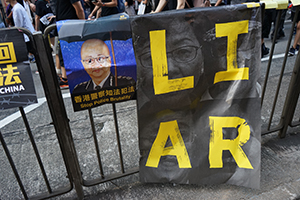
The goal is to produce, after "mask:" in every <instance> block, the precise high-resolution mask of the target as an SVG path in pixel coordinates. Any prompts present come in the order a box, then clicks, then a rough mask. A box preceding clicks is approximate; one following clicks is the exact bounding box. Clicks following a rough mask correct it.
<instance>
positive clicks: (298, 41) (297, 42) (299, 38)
mask: <svg viewBox="0 0 300 200" xmlns="http://www.w3.org/2000/svg"><path fill="white" fill-rule="evenodd" d="M294 17H297V19H296V22H297V29H296V35H295V38H294V43H293V46H292V47H291V48H290V50H289V54H288V55H289V56H294V55H295V54H296V51H299V47H300V23H299V21H300V12H299V14H298V16H293V17H292V20H293V19H294Z"/></svg>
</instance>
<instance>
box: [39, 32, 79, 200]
mask: <svg viewBox="0 0 300 200" xmlns="http://www.w3.org/2000/svg"><path fill="white" fill-rule="evenodd" d="M33 37H34V42H35V46H36V49H37V51H36V63H37V67H38V70H39V72H40V77H41V81H42V84H43V87H44V91H45V96H46V98H47V102H51V103H48V107H49V110H50V114H51V117H52V120H53V124H54V128H55V131H56V134H57V138H58V142H59V145H60V148H61V152H62V156H63V159H64V162H65V165H66V169H67V173H68V177H69V179H70V182H72V183H73V184H74V186H75V190H76V193H77V196H78V199H83V197H84V194H83V188H82V185H81V171H80V166H79V163H78V159H77V155H76V150H75V145H74V141H73V137H72V134H71V130H70V126H69V120H68V117H67V113H66V110H65V106H64V103H63V99H62V94H61V91H60V87H59V85H58V81H57V76H56V71H55V66H54V62H53V57H52V53H51V50H50V49H51V48H50V45H49V42H48V38H47V37H44V38H43V36H42V34H41V33H36V34H34V35H33ZM37 44H38V45H37ZM46 74H47V77H46Z"/></svg>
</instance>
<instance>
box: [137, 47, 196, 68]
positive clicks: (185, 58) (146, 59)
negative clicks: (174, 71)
mask: <svg viewBox="0 0 300 200" xmlns="http://www.w3.org/2000/svg"><path fill="white" fill-rule="evenodd" d="M200 48H201V47H196V46H184V47H180V48H177V49H174V50H173V51H170V52H167V57H168V59H173V60H174V61H176V62H179V63H185V62H191V61H193V60H194V59H195V58H196V56H197V51H198V49H200ZM139 59H140V62H141V64H142V65H143V66H144V67H152V59H151V53H150V52H147V53H144V54H142V55H141V56H139Z"/></svg>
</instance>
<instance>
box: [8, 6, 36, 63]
mask: <svg viewBox="0 0 300 200" xmlns="http://www.w3.org/2000/svg"><path fill="white" fill-rule="evenodd" d="M6 2H7V3H9V4H10V5H11V6H12V9H11V12H12V17H13V22H14V25H15V26H16V27H22V28H26V29H28V30H29V31H30V32H31V33H34V32H35V30H34V28H33V25H32V23H31V21H30V19H29V17H28V14H27V12H26V11H25V8H24V7H23V6H22V5H21V4H20V3H18V2H17V0H7V1H6ZM23 35H24V40H25V43H26V47H27V50H28V52H29V55H28V58H29V60H30V62H33V61H34V62H35V58H34V56H33V53H34V52H33V47H32V45H31V43H30V40H29V38H28V36H27V35H26V34H23Z"/></svg>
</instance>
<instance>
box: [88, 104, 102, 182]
mask: <svg viewBox="0 0 300 200" xmlns="http://www.w3.org/2000/svg"><path fill="white" fill-rule="evenodd" d="M88 111H89V117H90V122H91V127H92V132H93V137H94V143H95V148H96V153H97V158H98V165H99V169H100V175H101V177H102V178H104V172H103V167H102V162H101V157H100V149H99V145H98V139H97V135H96V130H95V123H94V118H93V114H92V110H91V109H90V108H89V109H88Z"/></svg>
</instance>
